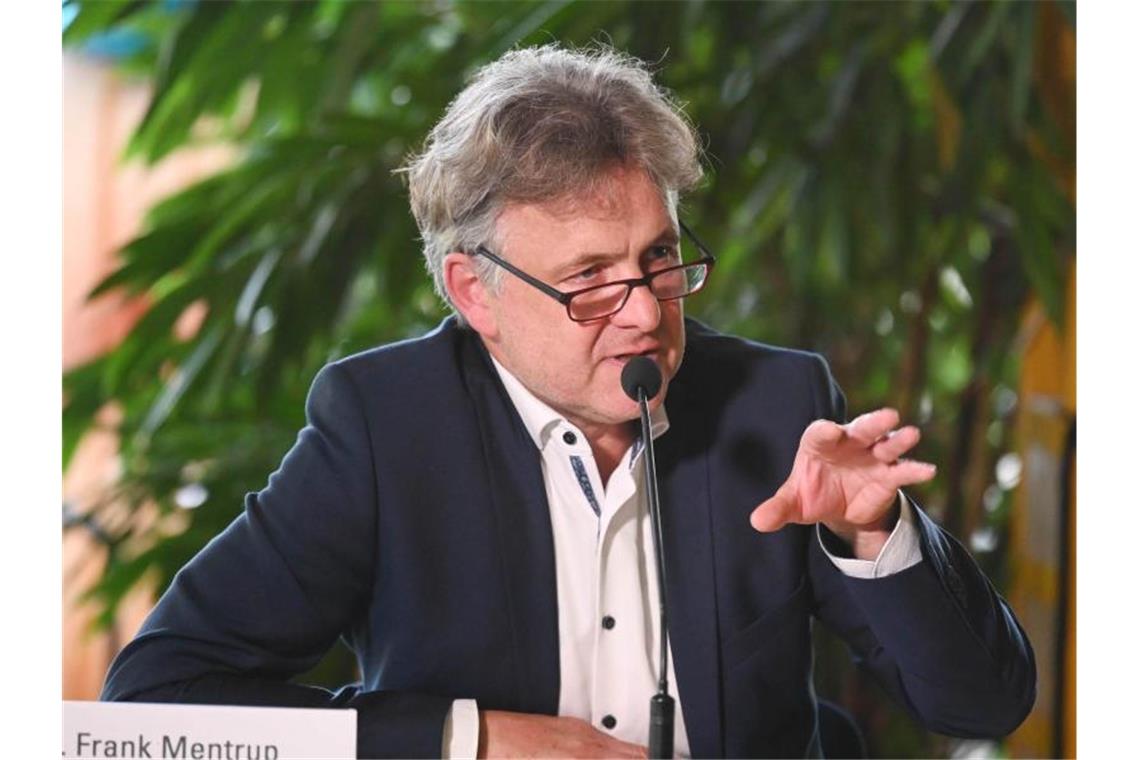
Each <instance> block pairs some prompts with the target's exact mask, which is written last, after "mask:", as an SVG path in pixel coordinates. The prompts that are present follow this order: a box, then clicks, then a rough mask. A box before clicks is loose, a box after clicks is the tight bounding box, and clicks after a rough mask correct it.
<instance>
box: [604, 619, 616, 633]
mask: <svg viewBox="0 0 1140 760" xmlns="http://www.w3.org/2000/svg"><path fill="white" fill-rule="evenodd" d="M616 623H617V621H616V620H614V619H613V618H612V617H610V616H609V615H606V616H605V617H604V618H602V628H605V629H606V630H607V631H608V630H610V629H612V628H613V627H614V625H615V624H616Z"/></svg>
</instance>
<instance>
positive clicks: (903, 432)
mask: <svg viewBox="0 0 1140 760" xmlns="http://www.w3.org/2000/svg"><path fill="white" fill-rule="evenodd" d="M920 438H922V433H920V432H919V430H918V428H916V427H915V426H914V425H907V426H906V427H904V428H901V429H899V430H892V431H891V432H889V433H887V435H886V436H885V437H883V438H880V439H879V440H878V441H877V442H876V443H875V444H874V445H873V446H872V447H871V453H872V454H874V456H875V459H878V460H879V461H880V462H886V463H887V464H890V463H891V462H895V461H897V460H898V458H899V457H901V456H902V455H903V454H905V453H907V452H908V451H910V450H911V449H913V448H914V447H915V446H916V445H918V441H919V439H920Z"/></svg>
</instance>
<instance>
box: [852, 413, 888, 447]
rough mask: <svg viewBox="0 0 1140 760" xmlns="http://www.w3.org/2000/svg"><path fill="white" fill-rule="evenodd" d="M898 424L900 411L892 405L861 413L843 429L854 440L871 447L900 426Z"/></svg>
mask: <svg viewBox="0 0 1140 760" xmlns="http://www.w3.org/2000/svg"><path fill="white" fill-rule="evenodd" d="M898 424H899V413H898V411H897V410H895V409H891V408H890V407H885V408H883V409H876V410H875V411H873V412H867V413H866V414H861V415H859V416H858V417H856V418H855V419H853V420H851V421H850V422H848V423H847V424H846V425H844V426H843V429H844V431H845V432H846V433H847V435H849V436H850V437H851V438H852V439H853V440H855V441H858V442H859V443H862V444H863V445H864V446H867V447H870V446H873V445H874V444H875V442H876V441H878V440H879V439H880V438H882V437H883V436H885V435H886V434H887V433H889V432H890V431H892V430H894V429H895V428H896V427H898Z"/></svg>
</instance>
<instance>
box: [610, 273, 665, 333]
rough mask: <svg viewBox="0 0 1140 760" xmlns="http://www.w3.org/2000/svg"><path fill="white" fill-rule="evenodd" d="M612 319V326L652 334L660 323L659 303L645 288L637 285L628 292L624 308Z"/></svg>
mask: <svg viewBox="0 0 1140 760" xmlns="http://www.w3.org/2000/svg"><path fill="white" fill-rule="evenodd" d="M612 319H613V321H614V324H617V325H619V326H622V327H635V328H637V329H639V330H641V331H642V332H646V333H648V332H652V331H653V330H655V329H657V325H658V323H659V322H661V302H660V301H658V300H657V296H655V295H653V292H652V291H650V290H649V288H648V287H647V286H645V285H639V286H638V287H635V288H634V289H633V290H632V291H631V292H630V294H629V298H628V299H627V300H626V302H625V306H623V307H622V308H621V311H619V312H618V313H617V314H615V315H614V316H613V317H612Z"/></svg>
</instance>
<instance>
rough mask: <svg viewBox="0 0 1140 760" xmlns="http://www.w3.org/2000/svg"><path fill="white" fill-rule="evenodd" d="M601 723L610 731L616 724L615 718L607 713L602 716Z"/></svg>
mask: <svg viewBox="0 0 1140 760" xmlns="http://www.w3.org/2000/svg"><path fill="white" fill-rule="evenodd" d="M602 725H603V726H605V727H606V728H608V729H610V730H611V731H612V730H613V728H614V726H616V725H617V718H615V717H614V716H612V715H607V716H606V717H604V718H602Z"/></svg>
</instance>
